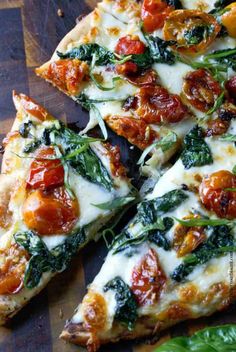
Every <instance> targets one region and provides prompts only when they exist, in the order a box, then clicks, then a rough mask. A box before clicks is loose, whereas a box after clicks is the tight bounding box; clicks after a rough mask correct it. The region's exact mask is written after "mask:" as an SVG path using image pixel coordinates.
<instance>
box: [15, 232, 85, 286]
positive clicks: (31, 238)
mask: <svg viewBox="0 0 236 352" xmlns="http://www.w3.org/2000/svg"><path fill="white" fill-rule="evenodd" d="M84 229H85V228H82V229H78V230H76V231H74V232H73V233H72V234H71V235H69V236H68V237H67V238H66V240H65V241H64V242H63V243H62V244H60V245H58V246H56V247H54V248H53V249H52V250H51V251H50V250H49V249H48V248H47V246H46V244H45V243H44V242H43V240H42V239H41V238H40V237H39V236H38V235H36V233H34V232H33V231H25V232H17V233H15V234H14V238H15V241H16V243H17V244H19V245H20V246H22V247H24V249H25V250H26V251H27V252H28V253H29V254H30V255H31V258H30V260H29V262H28V264H27V267H26V270H25V276H24V285H25V287H27V288H29V289H32V288H34V287H36V286H37V285H38V284H39V282H40V280H41V277H42V275H43V273H45V272H49V271H50V272H53V273H54V272H61V271H63V270H65V269H66V268H67V266H68V265H69V263H70V261H71V259H72V257H73V255H75V254H76V252H77V251H78V249H79V248H80V247H81V246H82V245H83V244H84V242H85V241H86V235H85V231H84Z"/></svg>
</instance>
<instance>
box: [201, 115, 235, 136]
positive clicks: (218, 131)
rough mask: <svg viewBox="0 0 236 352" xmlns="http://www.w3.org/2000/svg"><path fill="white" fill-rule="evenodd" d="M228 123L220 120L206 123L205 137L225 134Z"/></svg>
mask: <svg viewBox="0 0 236 352" xmlns="http://www.w3.org/2000/svg"><path fill="white" fill-rule="evenodd" d="M229 125H230V123H229V121H225V120H221V119H220V118H217V119H214V120H213V119H211V120H209V121H208V122H207V132H206V135H207V137H210V136H220V135H222V134H224V133H226V132H227V130H228V128H229Z"/></svg>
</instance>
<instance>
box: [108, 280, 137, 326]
mask: <svg viewBox="0 0 236 352" xmlns="http://www.w3.org/2000/svg"><path fill="white" fill-rule="evenodd" d="M103 290H104V292H107V291H109V290H113V291H115V299H116V311H115V319H116V320H118V321H120V322H121V323H124V324H125V325H127V326H128V329H129V330H132V329H133V327H134V324H135V322H136V320H137V318H138V313H137V309H138V304H137V302H136V300H135V297H134V294H133V293H132V291H131V290H130V288H129V286H128V285H127V284H126V283H125V282H124V281H123V280H122V279H121V278H120V277H119V276H117V277H115V278H114V279H113V280H111V281H109V282H108V283H107V284H106V285H105V286H104V288H103Z"/></svg>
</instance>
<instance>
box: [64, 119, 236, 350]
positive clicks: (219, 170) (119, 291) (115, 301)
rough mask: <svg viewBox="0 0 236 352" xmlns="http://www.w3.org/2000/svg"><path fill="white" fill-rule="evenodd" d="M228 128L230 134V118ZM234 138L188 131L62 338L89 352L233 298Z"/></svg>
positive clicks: (209, 310)
mask: <svg viewBox="0 0 236 352" xmlns="http://www.w3.org/2000/svg"><path fill="white" fill-rule="evenodd" d="M230 130H231V131H232V132H233V131H234V133H235V131H236V121H233V122H232V123H231V125H230ZM234 137H235V134H234ZM234 140H235V139H232V138H229V140H225V139H223V138H222V140H221V139H220V138H218V137H212V136H211V137H204V131H203V129H202V128H201V127H200V126H198V125H196V126H194V127H193V128H192V130H191V131H190V132H189V133H188V134H187V135H186V137H185V139H184V148H183V151H182V153H181V156H180V159H179V160H178V161H177V162H176V163H175V164H174V165H173V167H171V168H170V169H169V170H168V171H167V172H166V173H165V174H164V175H163V176H162V177H161V178H160V179H159V181H158V182H157V184H156V186H155V187H154V190H153V191H152V192H151V193H150V194H149V195H147V196H146V199H145V200H144V201H142V202H141V203H140V204H139V205H138V208H137V214H136V216H135V217H134V218H133V220H131V221H130V223H129V224H128V225H127V226H126V227H125V228H124V230H123V231H122V232H121V233H120V235H118V236H117V237H115V240H113V242H112V243H111V245H110V250H109V253H108V256H107V258H106V260H105V263H104V264H103V266H102V268H101V270H100V272H99V273H98V275H97V276H96V277H95V279H94V281H93V282H92V283H91V284H90V285H89V288H88V293H87V294H86V296H85V297H84V299H83V301H82V303H81V304H80V305H79V307H78V308H77V309H76V312H75V315H74V316H73V318H72V319H71V320H70V321H69V322H68V323H67V324H66V326H65V329H64V331H63V332H62V335H61V337H62V338H63V339H65V340H68V341H71V342H73V343H77V344H81V345H87V347H88V350H89V351H96V350H97V349H98V348H99V346H100V345H101V344H104V343H108V342H111V341H112V342H114V341H118V340H120V339H133V338H140V337H145V336H151V335H155V334H158V333H159V332H160V331H162V330H163V329H165V328H167V327H169V326H171V325H173V324H176V323H178V322H180V321H183V320H185V319H193V318H198V317H201V316H207V315H210V314H212V313H213V312H215V311H217V310H221V309H223V308H225V307H227V306H228V305H229V304H230V303H231V302H232V301H233V300H235V298H236V225H235V224H236V222H235V219H236V147H235V142H234ZM199 165H201V166H199Z"/></svg>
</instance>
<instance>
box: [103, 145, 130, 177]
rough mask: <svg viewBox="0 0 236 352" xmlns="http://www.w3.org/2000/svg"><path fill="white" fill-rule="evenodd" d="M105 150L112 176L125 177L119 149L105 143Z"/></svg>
mask: <svg viewBox="0 0 236 352" xmlns="http://www.w3.org/2000/svg"><path fill="white" fill-rule="evenodd" d="M105 148H106V150H107V155H108V156H109V158H110V168H111V172H112V175H114V176H117V177H118V176H120V177H126V169H125V167H124V166H123V165H122V163H121V160H120V148H119V147H118V146H117V145H116V146H113V145H111V144H110V143H106V144H105Z"/></svg>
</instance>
